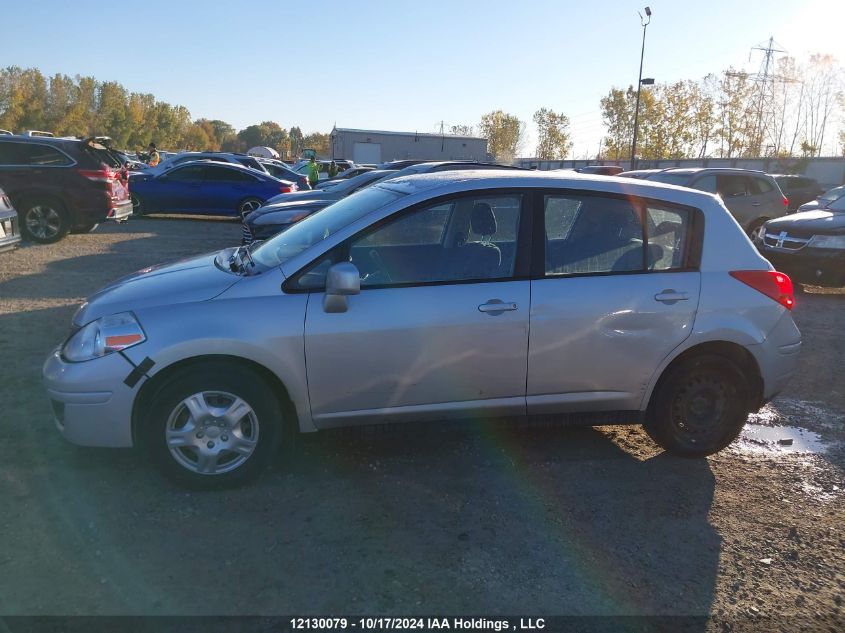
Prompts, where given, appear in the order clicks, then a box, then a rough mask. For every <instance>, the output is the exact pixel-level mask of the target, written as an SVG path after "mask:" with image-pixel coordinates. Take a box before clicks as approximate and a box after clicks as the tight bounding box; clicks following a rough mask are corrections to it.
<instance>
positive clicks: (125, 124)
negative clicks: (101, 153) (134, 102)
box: [95, 81, 132, 147]
mask: <svg viewBox="0 0 845 633" xmlns="http://www.w3.org/2000/svg"><path fill="white" fill-rule="evenodd" d="M97 93H98V98H97V116H96V119H95V120H96V124H95V126H96V129H97V131H98V133H102V134H105V135H107V136H110V137H111V138H112V140H113V141H114V142H115V144H116V145H117V146H119V147H125V146H126V143H127V142H128V141H129V137H130V135H131V134H132V129H131V125H132V120H131V117H130V116H129V112H128V110H129V108H128V100H129V99H128V95H127V94H126V89H125V88H124V87H123V86H121V85H120V84H118V83H115V82H113V81H107V82H104V83H101V84H100V85H99V88H98V90H97Z"/></svg>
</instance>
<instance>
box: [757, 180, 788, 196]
mask: <svg viewBox="0 0 845 633" xmlns="http://www.w3.org/2000/svg"><path fill="white" fill-rule="evenodd" d="M751 181H752V183H753V184H754V185H756V191H755V190H754V189H753V188H752V189H751V193H752V194H754V193H769V192H770V191H773V190H774V186H773V185H772V183H771V182H770V181H769V180H768V179H767V178H752V179H751ZM796 184H797V183H796Z"/></svg>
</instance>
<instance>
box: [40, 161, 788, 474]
mask: <svg viewBox="0 0 845 633" xmlns="http://www.w3.org/2000/svg"><path fill="white" fill-rule="evenodd" d="M792 305H793V296H792V287H791V282H790V280H789V278H788V277H787V276H785V275H783V274H781V273H778V272H775V271H774V270H772V267H771V265H770V264H769V263H768V262H767V261H766V260H765V259H763V258H762V257H761V256H760V255H759V254H758V253H757V251H756V250H755V249H754V247H753V246H752V244H751V242H750V241H749V240H748V238H747V237H746V235H745V234H744V233H743V230H742V229H741V228H740V226H739V225H738V224H737V222H736V221H735V220H734V219H733V218H732V217H731V215H730V214H729V213H728V212H727V210H726V209H725V207H724V206H723V205H722V203H721V201H720V199H719V198H717V197H716V196H714V195H711V194H707V193H702V192H696V191H693V190H690V189H686V188H681V187H674V186H668V185H661V184H651V183H648V182H644V181H632V180H630V179H621V178H608V177H590V176H579V175H577V174H564V173H560V174H554V175H548V174H542V173H538V172H527V171H526V172H521V171H500V172H496V171H489V170H488V171H483V172H473V171H464V172H460V173H458V172H442V173H435V174H429V175H420V176H408V177H402V178H398V179H395V180H390V181H385V182H382V183H378V184H376V185H374V186H372V187H370V188H367V189H365V190H362V191H360V192H358V193H355V194H353V195H352V196H350V197H348V198H345V199H343V200H341V201H339V202H337V203H335V204H333V205H331V206H330V207H327V208H326V209H324V210H323V211H320V212H319V213H316V214H314V215H312V216H309V217H308V218H306V219H304V220H302V221H301V222H299V223H297V224H296V225H294V226H292V227H291V228H290V229H288V230H287V231H285V232H284V233H281V234H279V235H277V236H276V237H274V238H272V239H270V240H267V241H265V242H263V243H261V244H259V245H258V246H257V247H254V248H252V249H250V248H246V247H241V248H237V249H236V248H231V249H227V250H224V251H222V252H219V253H211V254H208V255H202V256H199V257H195V258H193V259H189V260H186V261H182V262H179V263H175V264H170V265H166V266H158V267H151V268H147V269H144V270H141V271H139V272H138V273H136V274H134V275H131V276H129V277H127V278H125V279H122V280H119V281H117V282H115V283H113V284H112V285H110V286H108V287H106V288H103V289H102V290H100V291H99V292H98V293H97V294H95V295H94V296H92V297H91V298H90V299H89V300H88V301H87V302H86V303H84V304H83V305H82V307H80V309H79V310H78V311H77V312H76V314H75V316H74V318H73V331H72V332H71V334H70V336H69V337H68V338H67V340H65V341H64V343H62V344H61V346H59V347H58V348H57V349H56V350H55V351H54V352H53V353H52V354H51V355H50V357H49V358H48V359H47V361H46V363H45V365H44V370H43V373H44V380H45V383H46V387H47V390H48V393H49V397H50V400H51V402H52V407H53V411H54V414H55V419H56V424H57V426H58V428H59V430H60V431H61V433H62V434H63V435H64V436H65V437H66V438H67V439H68V440H70V441H71V442H74V443H77V444H84V445H92V446H133V445H140V446H142V447H144V448H145V449H146V450H147V451H149V454H150V455H151V457H152V459H153V460H154V461H155V462H156V463H157V464H158V465H159V466H160V467H161V468H163V470H164V471H165V473H167V474H168V475H171V476H173V477H174V478H176V479H177V480H179V481H181V482H183V483H185V484H188V485H193V486H199V487H205V486H216V485H221V484H224V485H232V484H238V483H242V482H244V481H246V480H247V479H249V478H251V477H252V476H254V475H256V474H257V473H258V472H259V471H260V470H261V469H262V468H263V467H264V466H265V465H266V464H267V463H268V461H269V460H271V458H272V457H273V455H274V452H275V450H276V449H277V447H279V446H280V445H282V446H289V445H290V440H291V433H293V432H295V431H300V432H312V431H318V430H320V429H327V428H331V427H338V426H345V425H355V424H370V423H384V422H400V421H403V422H404V421H417V422H421V421H422V422H424V421H431V420H440V419H445V418H493V417H507V418H516V419H525V418H531V417H535V416H544V417H550V416H551V417H556V418H557V417H559V418H561V419H568V420H569V421H573V420H575V421H578V422H582V423H584V422H586V423H588V424H590V423H595V424H607V423H614V422H623V421H624V422H628V423H631V422H634V423H642V424H643V425H644V427H645V429H646V431H647V432H648V433H649V434H650V436H651V437H652V438H653V439H654V440H655V441H656V442H657V443H658V444H659V445H660V446H662V447H663V448H665V449H666V450H668V451H672V452H674V453H677V454H681V455H690V456H701V455H708V454H711V453H714V452H716V451H718V450H720V449H722V448H723V447H725V446H727V445H728V444H729V443H730V442H731V441H733V439H734V438H736V436H737V434H738V433H739V432H740V430H741V428H742V426H743V424H744V423H745V420H746V418H747V415H748V413H749V412H750V411H754V410H757V409H758V408H759V407H760V406H761V405H762V403H764V402H766V401H767V400H769V399H770V398H772V397H773V396H774V395H775V394H776V393H778V392H779V391H780V390H781V389H782V388H783V387H784V384H785V383H786V381H787V380H788V379H789V377H790V375H791V374H792V372H793V370H794V368H795V364H796V360H797V358H798V352H799V349H800V347H801V335H800V333H799V331H798V329H797V328H796V326H795V323H794V322H793V320H792V316H791V313H790V308H791V307H792ZM244 314H249V315H250V318H249V319H248V323H246V322H245V321H244V319H243V315H244ZM576 413H577V414H579V415H577V416H574V415H572V414H576ZM584 413H592V414H595V415H594V417H590V416H585V415H583V414H584Z"/></svg>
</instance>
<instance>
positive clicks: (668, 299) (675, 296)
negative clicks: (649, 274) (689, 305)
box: [654, 288, 689, 305]
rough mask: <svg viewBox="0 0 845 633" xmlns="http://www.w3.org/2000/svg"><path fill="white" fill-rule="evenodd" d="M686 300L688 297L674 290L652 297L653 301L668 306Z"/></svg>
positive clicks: (684, 293)
mask: <svg viewBox="0 0 845 633" xmlns="http://www.w3.org/2000/svg"><path fill="white" fill-rule="evenodd" d="M688 299H689V295H688V294H687V293H686V292H677V291H675V290H672V289H671V288H669V289H666V290H664V291H663V292H660V293H658V294H656V295H654V300H655V301H659V302H660V303H668V304H669V305H673V304H675V303H677V302H678V301H687V300H688Z"/></svg>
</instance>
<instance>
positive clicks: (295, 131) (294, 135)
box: [288, 126, 305, 158]
mask: <svg viewBox="0 0 845 633" xmlns="http://www.w3.org/2000/svg"><path fill="white" fill-rule="evenodd" d="M288 135H289V136H290V154H289V157H291V158H296V157H298V156H301V155H302V150H304V149H305V136H304V135H303V134H302V130H301V129H299V127H298V126H293V127H292V128H291V129H290V132H288Z"/></svg>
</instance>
